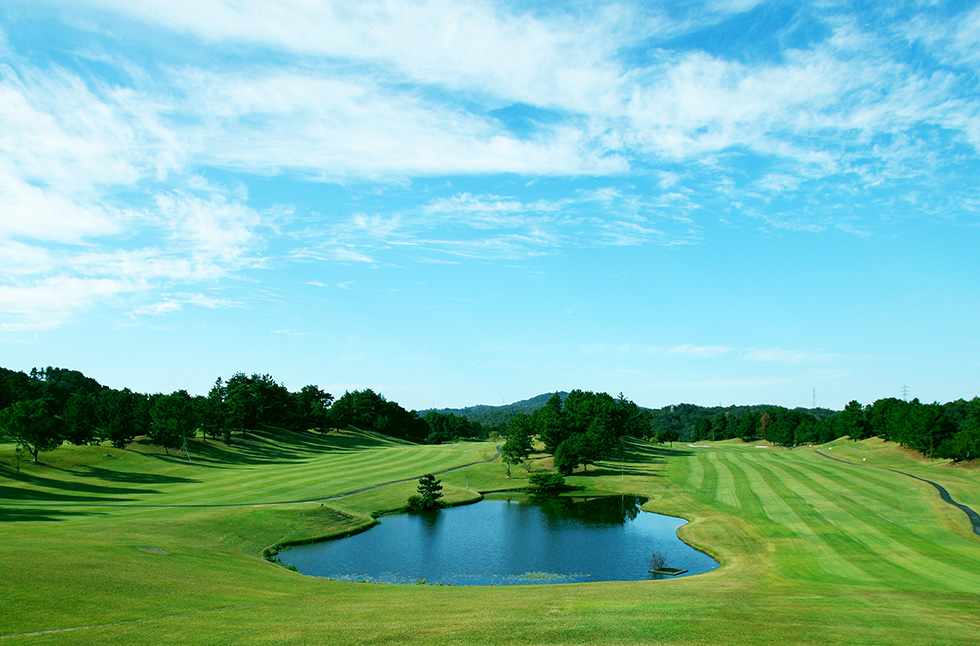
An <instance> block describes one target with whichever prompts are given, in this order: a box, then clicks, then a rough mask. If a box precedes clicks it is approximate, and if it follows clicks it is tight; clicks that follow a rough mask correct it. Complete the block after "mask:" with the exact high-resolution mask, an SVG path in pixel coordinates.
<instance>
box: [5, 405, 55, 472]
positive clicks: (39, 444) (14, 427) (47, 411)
mask: <svg viewBox="0 0 980 646" xmlns="http://www.w3.org/2000/svg"><path fill="white" fill-rule="evenodd" d="M64 432H65V427H64V422H62V421H61V419H59V418H57V417H55V415H54V411H53V408H52V406H51V404H50V403H49V402H48V401H47V400H44V399H29V400H25V401H19V402H15V403H14V404H12V405H11V406H10V407H9V408H5V409H3V410H2V411H0V434H2V435H4V436H6V437H8V438H10V439H11V440H13V441H14V442H16V443H17V445H18V446H20V447H23V448H24V450H26V451H29V452H30V454H31V455H32V456H33V457H34V461H35V462H37V454H38V452H39V451H51V450H53V449H56V448H58V447H59V446H61V442H62V441H63V438H64Z"/></svg>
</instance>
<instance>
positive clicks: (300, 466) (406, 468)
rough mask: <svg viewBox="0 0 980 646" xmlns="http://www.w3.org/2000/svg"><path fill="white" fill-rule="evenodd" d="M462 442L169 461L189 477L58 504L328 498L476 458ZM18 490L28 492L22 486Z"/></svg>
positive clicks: (23, 500)
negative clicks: (270, 458) (223, 462)
mask: <svg viewBox="0 0 980 646" xmlns="http://www.w3.org/2000/svg"><path fill="white" fill-rule="evenodd" d="M461 446H462V445H461ZM465 446H467V447H468V450H465V451H464V450H460V449H452V448H450V447H447V449H446V450H438V449H436V450H433V449H432V448H431V447H421V446H417V445H395V446H390V447H388V446H385V447H380V448H367V449H363V450H362V451H357V452H348V453H340V452H337V453H326V454H322V455H319V456H316V457H312V458H310V459H306V460H302V461H296V462H286V463H282V464H279V465H276V468H275V469H274V470H273V469H270V468H269V467H268V465H244V466H241V467H239V468H236V469H234V470H222V471H215V470H214V469H213V468H212V467H210V466H205V465H194V463H190V464H188V465H186V466H185V465H183V464H175V465H174V466H175V467H177V468H180V469H181V472H182V473H185V474H186V477H187V478H188V479H190V480H193V481H192V482H179V483H169V484H156V485H147V486H143V487H139V488H138V487H135V486H134V487H126V488H124V489H125V491H126V493H122V494H116V495H108V496H106V495H100V494H98V493H92V494H90V495H87V494H85V493H84V491H83V492H80V493H79V495H77V496H73V497H72V500H70V501H62V502H59V504H63V505H66V506H71V505H72V504H73V503H74V504H78V503H81V504H85V505H91V504H93V503H99V502H105V503H107V504H113V503H115V504H121V505H127V504H130V505H146V504H151V505H158V504H159V505H191V504H205V505H222V504H248V503H257V502H279V501H287V500H301V499H308V498H319V497H329V496H332V495H337V494H341V493H346V492H348V491H352V490H355V489H360V488H363V487H367V486H372V485H375V484H378V483H381V482H386V481H390V480H396V479H402V478H411V477H413V476H418V475H421V474H422V473H425V472H427V471H436V470H442V469H445V468H449V467H452V466H456V465H459V464H466V463H468V462H475V461H479V460H480V459H481V455H480V453H481V448H483V447H482V446H481V445H476V444H474V445H465ZM59 484H61V485H65V486H73V485H72V483H71V482H68V481H52V483H51V486H50V487H48V490H50V491H52V492H57V491H60V490H59V489H58V485H59ZM23 491H24V492H25V493H27V492H28V490H26V489H24V490H23ZM19 493H20V492H19V491H15V492H14V493H13V494H11V495H12V496H14V497H13V498H11V502H12V503H14V504H24V503H26V502H29V500H28V498H27V497H26V496H25V497H23V498H21V497H19ZM30 502H33V501H30Z"/></svg>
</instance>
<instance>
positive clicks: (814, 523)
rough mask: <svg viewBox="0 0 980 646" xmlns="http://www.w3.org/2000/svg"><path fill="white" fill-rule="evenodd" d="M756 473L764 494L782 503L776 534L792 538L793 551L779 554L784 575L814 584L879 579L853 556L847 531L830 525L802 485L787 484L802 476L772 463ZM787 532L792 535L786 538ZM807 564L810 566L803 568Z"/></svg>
mask: <svg viewBox="0 0 980 646" xmlns="http://www.w3.org/2000/svg"><path fill="white" fill-rule="evenodd" d="M754 470H755V472H756V473H757V474H758V476H759V479H760V480H759V483H758V486H759V489H760V491H762V490H763V489H765V490H768V491H769V492H771V495H772V500H778V501H779V503H776V504H775V505H774V507H776V508H779V509H781V512H782V513H781V515H780V519H779V524H777V525H775V526H774V527H773V530H772V531H773V532H774V534H775V536H776V537H786V538H790V539H791V540H790V541H788V543H789V545H790V546H789V550H787V551H784V552H777V556H778V558H779V561H780V563H781V564H782V567H781V568H780V570H781V572H780V573H781V574H782V575H783V576H786V577H792V578H803V579H810V580H813V581H841V582H844V580H845V579H846V582H849V583H870V582H873V581H876V580H877V578H878V577H877V575H876V573H875V572H874V570H872V569H869V566H868V561H867V559H866V558H865V557H864V555H863V554H854V553H853V552H854V551H853V546H852V544H851V542H850V541H849V540H848V538H847V536H846V534H845V532H843V531H842V530H841V529H840V528H839V527H837V526H836V525H835V524H833V523H831V522H829V521H828V520H827V518H826V516H825V515H824V514H823V513H822V512H821V511H820V510H819V509H818V508H817V507H816V506H815V505H814V502H813V501H812V500H811V499H810V498H809V497H806V496H804V495H801V491H802V489H801V487H800V486H796V485H795V484H794V485H792V486H791V485H790V484H787V483H796V479H797V477H798V475H797V474H795V473H793V472H792V467H791V466H790V467H787V468H781V467H780V466H778V465H777V464H776V463H775V461H771V462H770V463H768V464H765V465H763V464H756V465H754ZM776 471H779V474H777V473H776ZM787 532H788V533H789V535H788V536H785V534H786V533H787ZM805 563H809V564H810V567H809V568H805V567H802V565H804V564H805Z"/></svg>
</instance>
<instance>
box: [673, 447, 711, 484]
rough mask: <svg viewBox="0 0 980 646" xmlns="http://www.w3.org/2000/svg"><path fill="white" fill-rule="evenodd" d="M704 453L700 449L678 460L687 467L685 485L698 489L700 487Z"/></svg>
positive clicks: (702, 480)
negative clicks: (684, 458) (692, 454)
mask: <svg viewBox="0 0 980 646" xmlns="http://www.w3.org/2000/svg"><path fill="white" fill-rule="evenodd" d="M704 459H705V458H704V453H703V452H701V450H697V452H696V453H695V454H694V456H692V457H691V458H690V459H688V460H678V462H682V463H683V464H684V465H685V466H686V467H687V470H688V471H687V477H686V478H685V487H689V488H691V489H694V490H695V491H698V490H700V489H701V487H702V485H703V483H704V462H703V460H704Z"/></svg>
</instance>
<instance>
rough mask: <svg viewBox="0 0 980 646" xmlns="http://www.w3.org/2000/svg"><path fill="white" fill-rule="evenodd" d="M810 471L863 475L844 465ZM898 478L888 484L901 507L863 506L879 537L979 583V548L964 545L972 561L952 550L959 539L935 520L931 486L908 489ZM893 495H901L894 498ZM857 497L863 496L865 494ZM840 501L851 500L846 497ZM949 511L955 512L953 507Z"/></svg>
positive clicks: (832, 483) (831, 484)
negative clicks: (973, 578) (900, 502)
mask: <svg viewBox="0 0 980 646" xmlns="http://www.w3.org/2000/svg"><path fill="white" fill-rule="evenodd" d="M831 464H832V463H831ZM813 468H815V469H818V470H820V471H822V472H826V470H827V469H828V468H829V469H830V470H831V471H833V472H834V474H835V475H840V476H841V478H844V477H846V476H845V474H849V473H854V472H858V473H861V472H862V471H863V467H853V466H850V465H844V464H841V465H840V467H838V466H837V465H836V464H832V466H830V467H827V466H826V465H823V464H818V465H814V467H813ZM901 478H902V476H900V474H895V482H894V483H891V487H890V491H891V494H892V495H893V496H895V497H896V498H899V499H901V500H902V501H904V504H902V505H901V506H899V507H897V508H893V509H882V508H880V507H874V506H871V507H868V506H867V505H864V506H865V508H867V509H868V513H867V514H866V516H865V517H871V516H872V515H874V516H876V517H877V518H878V519H879V520H880V521H881V522H880V523H877V524H876V525H875V526H876V527H878V529H879V530H880V531H881V532H882V533H884V534H886V535H888V536H889V537H891V538H893V539H894V540H896V541H898V542H900V543H902V544H903V545H906V546H909V549H916V550H917V551H919V553H920V554H921V555H922V556H923V557H924V558H930V559H934V560H938V561H939V563H941V564H942V566H941V567H940V569H942V568H946V567H955V568H958V569H959V570H962V571H964V572H965V573H966V574H967V575H969V576H976V577H978V581H980V574H978V573H980V563H978V562H977V558H978V557H980V553H977V550H976V548H980V546H977V545H976V544H975V543H974V542H973V541H972V540H967V541H966V545H967V547H968V548H974V549H972V550H970V552H972V553H973V556H972V557H971V556H969V555H968V554H964V552H963V551H962V550H961V549H958V548H954V547H952V545H953V544H960V543H961V542H962V539H960V538H959V537H957V536H955V535H953V534H951V533H950V532H949V531H948V530H947V529H946V528H944V527H943V525H942V522H941V519H940V518H939V517H937V516H936V512H935V509H936V508H935V506H934V504H933V503H934V501H932V500H931V499H930V496H933V495H936V494H935V493H934V492H935V489H933V488H932V487H931V485H929V486H927V488H926V489H921V488H919V489H916V488H915V487H908V486H907V485H906V483H905V482H904V481H903V480H902V479H901ZM821 484H823V485H824V486H826V487H827V488H828V489H834V488H836V484H837V480H836V478H826V479H823V480H821ZM896 491H901V492H902V493H900V494H898V495H897V496H896V495H895V492H896ZM858 493H864V490H861V491H860V492H858ZM841 498H842V499H843V500H852V499H851V498H850V497H848V496H842V497H841ZM950 509H954V510H955V508H953V507H950ZM944 511H945V510H944Z"/></svg>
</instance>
